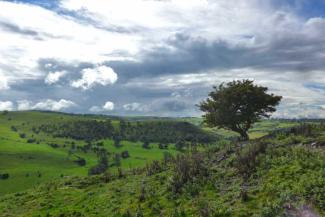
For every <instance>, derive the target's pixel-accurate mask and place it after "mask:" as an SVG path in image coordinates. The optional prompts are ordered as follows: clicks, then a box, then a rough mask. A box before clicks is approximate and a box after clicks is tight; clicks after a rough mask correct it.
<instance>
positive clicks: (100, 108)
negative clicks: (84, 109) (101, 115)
mask: <svg viewBox="0 0 325 217" xmlns="http://www.w3.org/2000/svg"><path fill="white" fill-rule="evenodd" d="M114 107H115V105H114V103H113V102H111V101H107V102H106V103H105V104H104V105H103V106H93V107H91V108H90V109H89V111H91V112H107V111H113V110H114Z"/></svg>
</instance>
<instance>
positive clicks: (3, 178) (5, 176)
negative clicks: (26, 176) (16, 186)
mask: <svg viewBox="0 0 325 217" xmlns="http://www.w3.org/2000/svg"><path fill="white" fill-rule="evenodd" d="M0 179H2V180H6V179H9V173H3V174H0Z"/></svg>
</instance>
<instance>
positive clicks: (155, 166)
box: [146, 160, 163, 176]
mask: <svg viewBox="0 0 325 217" xmlns="http://www.w3.org/2000/svg"><path fill="white" fill-rule="evenodd" d="M162 171H163V167H162V165H161V164H160V162H159V161H157V160H154V161H152V162H151V163H147V165H146V173H147V176H152V175H154V174H156V173H160V172H162Z"/></svg>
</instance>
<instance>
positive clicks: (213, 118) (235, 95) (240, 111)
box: [199, 80, 282, 141]
mask: <svg viewBox="0 0 325 217" xmlns="http://www.w3.org/2000/svg"><path fill="white" fill-rule="evenodd" d="M213 89H214V90H213V91H212V92H210V94H209V97H208V98H207V99H206V100H205V101H203V102H201V103H200V104H199V107H200V109H201V110H202V111H203V112H205V114H204V115H203V117H204V119H205V123H207V124H208V126H210V127H219V128H225V129H228V130H232V131H235V132H237V133H239V134H240V136H241V139H242V140H243V141H246V140H248V139H249V136H248V134H247V131H248V130H249V128H250V127H251V126H252V124H253V123H255V122H257V121H258V120H260V119H261V118H263V117H265V118H268V117H270V115H271V113H272V112H275V111H276V109H275V106H277V105H278V104H279V102H280V101H281V98H282V97H281V96H275V95H274V94H268V93H267V90H268V88H267V87H262V86H257V85H254V84H253V81H251V80H242V81H240V80H239V81H232V82H229V83H227V84H225V83H222V84H220V85H219V86H218V87H217V86H214V87H213Z"/></svg>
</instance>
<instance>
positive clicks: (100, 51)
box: [0, 0, 325, 118]
mask: <svg viewBox="0 0 325 217" xmlns="http://www.w3.org/2000/svg"><path fill="white" fill-rule="evenodd" d="M246 78H248V79H254V80H255V82H256V83H258V84H260V85H265V86H268V87H269V88H270V92H273V93H276V94H279V95H282V96H283V97H284V98H283V101H282V103H281V105H280V106H279V109H278V111H277V113H276V114H275V115H274V117H288V118H293V117H322V118H325V0H313V1H311V0H105V1H104V0H20V1H3V0H0V110H4V109H6V110H29V109H40V110H53V111H64V112H75V113H102V114H113V115H159V116H197V115H200V112H199V111H198V109H197V108H196V107H195V104H197V103H199V102H200V101H201V100H202V99H204V98H205V97H206V96H207V93H208V92H209V91H210V90H211V87H212V86H213V85H217V84H219V83H221V82H227V81H231V80H233V79H246Z"/></svg>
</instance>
